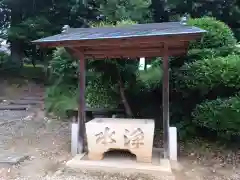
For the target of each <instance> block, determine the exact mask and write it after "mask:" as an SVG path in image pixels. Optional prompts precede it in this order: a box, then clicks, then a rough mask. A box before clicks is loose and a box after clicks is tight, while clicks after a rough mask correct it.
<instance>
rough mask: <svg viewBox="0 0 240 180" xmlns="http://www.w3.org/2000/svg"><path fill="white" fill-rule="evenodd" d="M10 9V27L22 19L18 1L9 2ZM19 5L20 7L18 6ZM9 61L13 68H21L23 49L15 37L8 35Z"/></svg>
mask: <svg viewBox="0 0 240 180" xmlns="http://www.w3.org/2000/svg"><path fill="white" fill-rule="evenodd" d="M9 5H10V9H11V21H10V28H11V27H14V26H16V25H18V24H19V23H21V21H22V9H21V6H20V5H19V4H18V3H15V2H14V1H13V2H12V3H11V4H9ZM19 6H20V7H19ZM9 38H10V39H9V41H10V50H11V61H12V63H13V66H14V68H21V67H22V65H23V61H22V58H23V51H21V42H20V41H19V40H18V39H17V38H13V37H9Z"/></svg>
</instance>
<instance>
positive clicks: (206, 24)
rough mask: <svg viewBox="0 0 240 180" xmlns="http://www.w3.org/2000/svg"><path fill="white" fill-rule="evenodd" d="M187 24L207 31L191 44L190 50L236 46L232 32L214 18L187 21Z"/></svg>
mask: <svg viewBox="0 0 240 180" xmlns="http://www.w3.org/2000/svg"><path fill="white" fill-rule="evenodd" d="M188 24H189V25H192V26H196V27H199V28H202V29H204V30H206V31H207V33H205V34H204V35H203V38H202V39H200V40H197V41H196V42H194V43H192V44H191V49H203V48H219V47H224V46H235V45H236V42H237V40H236V38H235V37H234V34H233V32H232V30H231V29H230V28H229V27H228V26H227V25H226V24H225V23H224V22H221V21H218V20H216V19H215V18H212V17H203V18H196V19H189V22H188Z"/></svg>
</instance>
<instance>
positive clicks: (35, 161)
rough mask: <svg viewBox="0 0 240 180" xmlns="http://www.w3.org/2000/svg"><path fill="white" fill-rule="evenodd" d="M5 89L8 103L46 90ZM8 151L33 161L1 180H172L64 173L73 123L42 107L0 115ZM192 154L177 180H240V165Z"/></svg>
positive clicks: (2, 172)
mask: <svg viewBox="0 0 240 180" xmlns="http://www.w3.org/2000/svg"><path fill="white" fill-rule="evenodd" d="M1 88H2V89H3V88H4V89H5V93H4V94H0V96H4V99H19V98H22V97H25V96H32V97H34V96H36V97H41V96H43V92H44V88H43V87H39V85H34V84H29V85H28V86H24V87H15V86H14V87H12V86H11V87H9V86H7V85H6V86H5V87H1ZM42 103H43V102H42ZM36 112H37V113H36ZM34 113H36V114H35V116H33V114H34ZM25 117H27V118H25ZM196 149H197V148H196ZM6 151H7V152H17V153H20V154H27V155H28V156H29V159H27V160H25V161H24V162H22V163H20V164H19V165H16V166H0V180H11V179H16V180H17V179H19V180H55V179H56V180H75V179H76V180H77V179H79V180H95V179H96V180H154V179H156V180H168V178H164V177H152V176H148V175H143V174H137V175H126V174H110V173H103V172H90V171H88V172H87V171H79V172H73V171H70V170H66V169H64V164H65V163H66V161H67V160H69V159H70V154H69V152H70V126H69V123H68V122H63V121H60V120H56V119H48V118H46V117H45V116H44V111H43V109H42V107H41V106H32V108H30V110H28V111H11V112H9V111H0V153H2V152H6ZM192 152H195V151H192V150H189V152H188V154H184V155H183V156H182V157H181V159H180V163H181V166H180V168H179V167H178V168H176V169H177V170H175V171H174V173H175V175H176V180H239V179H240V169H238V166H237V163H236V164H235V165H227V164H225V163H221V162H222V161H215V159H214V158H212V157H211V156H209V157H207V156H205V158H206V160H204V161H203V162H208V164H205V165H204V163H203V162H201V163H200V162H199V161H198V160H199V157H198V156H195V154H194V153H192ZM237 158H238V157H237ZM211 162H212V163H211ZM230 164H231V163H230ZM169 180H170V179H169ZM171 180H172V179H171Z"/></svg>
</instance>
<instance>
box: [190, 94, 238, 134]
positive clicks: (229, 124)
mask: <svg viewBox="0 0 240 180" xmlns="http://www.w3.org/2000/svg"><path fill="white" fill-rule="evenodd" d="M192 116H193V122H194V123H196V124H197V125H198V126H203V127H206V128H209V129H211V130H214V131H216V132H217V133H218V135H219V136H221V137H224V138H230V137H231V136H233V135H238V136H239V135H240V119H239V116H240V97H239V96H238V95H236V96H233V97H229V98H226V99H221V98H218V99H216V100H212V101H206V102H204V103H202V104H199V105H197V107H196V108H195V110H194V111H193V113H192Z"/></svg>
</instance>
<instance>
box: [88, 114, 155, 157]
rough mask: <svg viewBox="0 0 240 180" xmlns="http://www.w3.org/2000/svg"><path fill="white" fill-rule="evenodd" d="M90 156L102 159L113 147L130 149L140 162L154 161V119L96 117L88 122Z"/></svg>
mask: <svg viewBox="0 0 240 180" xmlns="http://www.w3.org/2000/svg"><path fill="white" fill-rule="evenodd" d="M86 133H87V141H88V157H89V159H92V160H100V159H102V158H103V156H104V153H105V152H107V151H109V150H112V149H120V150H121V149H122V150H129V151H130V152H131V153H133V154H135V155H136V157H137V161H139V162H151V161H152V147H153V135H154V120H149V119H117V118H96V119H93V120H92V121H89V122H88V123H86Z"/></svg>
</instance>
